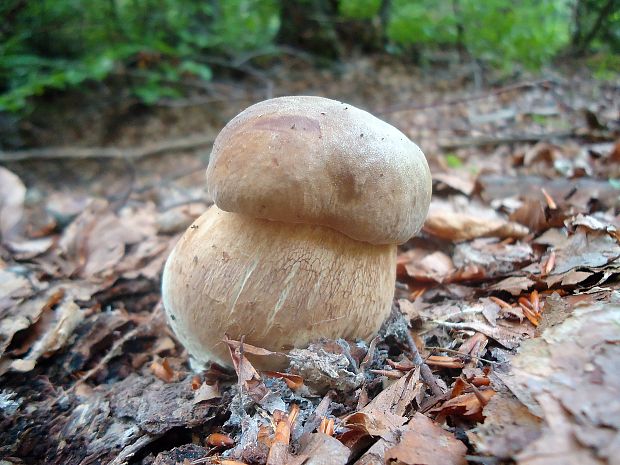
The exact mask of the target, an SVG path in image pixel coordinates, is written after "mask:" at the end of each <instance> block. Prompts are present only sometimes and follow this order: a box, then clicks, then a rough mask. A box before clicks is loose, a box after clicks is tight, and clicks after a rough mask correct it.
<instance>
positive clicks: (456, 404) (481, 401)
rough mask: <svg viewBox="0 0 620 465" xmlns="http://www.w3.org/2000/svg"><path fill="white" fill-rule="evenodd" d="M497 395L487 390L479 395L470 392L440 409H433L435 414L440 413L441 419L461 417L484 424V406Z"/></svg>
mask: <svg viewBox="0 0 620 465" xmlns="http://www.w3.org/2000/svg"><path fill="white" fill-rule="evenodd" d="M494 395H495V391H494V390H492V389H487V390H485V391H480V392H479V393H474V392H469V393H467V394H461V395H459V396H456V397H453V398H452V399H450V400H448V401H447V402H445V403H444V404H443V405H441V406H440V407H437V408H436V409H433V410H432V411H433V412H437V413H439V416H440V417H441V418H445V417H450V416H454V417H461V418H465V419H468V420H472V421H475V422H482V421H483V420H484V415H483V413H482V411H483V409H484V406H485V405H486V403H488V401H489V399H491V397H493V396H494Z"/></svg>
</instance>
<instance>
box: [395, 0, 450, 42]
mask: <svg viewBox="0 0 620 465" xmlns="http://www.w3.org/2000/svg"><path fill="white" fill-rule="evenodd" d="M455 24H456V19H455V16H454V13H453V10H452V6H451V4H450V2H448V1H443V2H436V1H432V0H420V1H414V2H412V1H409V0H394V1H393V3H392V10H391V12H390V22H389V24H388V30H387V34H388V37H389V38H390V40H392V41H394V42H396V43H397V44H400V45H412V44H424V45H426V44H433V45H439V44H445V43H454V42H455V39H456V28H455Z"/></svg>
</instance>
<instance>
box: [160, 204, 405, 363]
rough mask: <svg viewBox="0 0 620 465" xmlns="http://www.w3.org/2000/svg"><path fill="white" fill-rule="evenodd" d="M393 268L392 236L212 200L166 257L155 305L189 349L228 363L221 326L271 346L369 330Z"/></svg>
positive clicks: (382, 311)
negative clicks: (361, 237) (368, 238)
mask: <svg viewBox="0 0 620 465" xmlns="http://www.w3.org/2000/svg"><path fill="white" fill-rule="evenodd" d="M395 272H396V246H395V245H392V244H387V245H374V244H369V243H366V242H361V241H357V240H354V239H351V238H350V237H348V236H346V235H344V234H342V233H340V232H338V231H336V230H334V229H331V228H328V227H325V226H319V225H310V224H295V223H283V222H279V221H269V220H264V219H256V218H251V217H248V216H245V215H240V214H236V213H229V212H225V211H222V210H220V209H218V208H217V207H215V206H213V207H211V208H210V209H209V210H208V211H207V212H205V213H204V214H203V215H202V216H201V217H200V218H198V219H197V220H196V221H195V222H194V224H193V225H192V226H190V228H189V229H188V230H187V232H186V233H185V234H184V236H183V237H182V238H181V240H180V241H179V243H178V244H177V246H176V247H175V249H174V251H173V252H172V254H171V255H170V257H169V259H168V261H167V263H166V267H165V269H164V276H163V284H162V285H163V296H164V306H165V308H166V311H167V314H168V317H169V320H170V324H171V326H172V328H173V329H174V331H175V333H176V334H177V336H178V337H179V339H180V340H181V342H182V343H183V344H184V345H185V346H186V347H187V348H188V350H189V352H190V353H191V354H192V355H193V356H194V357H196V358H197V359H198V360H199V361H201V362H207V361H208V360H212V361H216V362H218V363H221V364H226V365H230V362H229V360H228V349H227V348H226V346H225V344H223V343H222V342H221V339H222V337H223V335H224V334H227V335H228V336H229V337H230V338H232V339H237V340H239V338H241V336H245V342H247V343H248V344H252V345H256V346H260V347H264V348H266V349H269V350H272V351H287V350H289V349H290V348H292V347H305V346H307V344H308V343H310V342H311V341H313V340H316V339H318V338H320V337H327V338H333V339H336V338H339V337H344V338H352V339H353V338H359V339H370V338H371V337H372V336H373V335H374V334H375V333H376V331H377V330H378V329H379V327H380V326H381V323H382V322H383V321H384V319H385V318H386V317H387V315H388V314H389V313H390V305H391V301H392V297H393V292H394V281H395ZM258 367H259V368H260V363H259V365H258Z"/></svg>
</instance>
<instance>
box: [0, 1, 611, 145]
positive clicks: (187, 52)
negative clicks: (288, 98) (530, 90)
mask: <svg viewBox="0 0 620 465" xmlns="http://www.w3.org/2000/svg"><path fill="white" fill-rule="evenodd" d="M0 14H1V17H2V21H1V26H0V137H1V139H0V140H1V146H2V148H4V149H16V148H23V147H28V146H42V145H65V144H83V145H89V144H90V145H93V144H95V145H108V144H112V143H114V144H120V145H124V144H134V145H135V144H136V143H142V142H144V140H149V139H150V138H153V137H156V138H157V137H159V136H161V135H165V134H172V135H175V134H176V135H178V133H189V132H196V131H200V130H202V128H204V126H205V124H208V123H213V124H215V125H216V126H217V125H218V124H219V125H221V124H222V123H223V122H225V121H226V119H227V118H229V117H230V116H232V115H234V114H235V113H236V112H237V111H238V110H240V109H242V108H244V107H245V106H248V105H249V104H250V103H252V102H253V101H256V100H261V99H264V98H269V97H273V96H278V95H284V94H290V93H312V94H320V95H325V96H328V97H334V98H343V99H345V98H346V99H348V100H349V101H351V103H354V104H358V105H360V106H362V107H365V108H367V109H370V110H373V111H375V112H381V110H386V109H388V108H389V109H392V110H393V106H394V105H396V104H400V105H402V104H406V103H407V102H409V103H411V102H414V101H415V103H416V104H423V103H424V102H425V96H427V91H428V90H429V89H428V86H426V87H424V88H421V87H419V86H418V87H416V83H418V84H419V83H420V82H426V83H430V84H431V86H430V87H432V89H431V91H435V90H437V91H438V92H440V93H441V92H442V91H446V90H448V89H447V88H446V87H450V88H451V89H454V88H455V86H456V87H458V88H459V89H461V90H463V91H468V92H476V91H478V92H479V91H481V90H482V89H484V88H486V87H489V86H494V85H501V84H505V83H507V82H513V81H517V80H522V79H523V78H524V77H529V76H532V75H540V74H544V73H546V75H545V77H549V73H552V72H556V73H558V72H562V73H574V72H579V71H582V72H583V71H584V69H586V70H587V71H588V73H589V75H591V76H593V77H594V78H595V79H600V80H613V79H617V77H618V74H617V73H618V70H619V69H620V55H619V54H620V0H538V1H537V0H515V1H505V0H487V1H484V2H480V1H477V0H441V1H431V0H280V1H278V0H107V1H103V0H101V1H94V0H36V1H35V0H3V1H2V2H0ZM347 78H348V80H347ZM334 80H337V81H339V82H342V81H343V80H344V81H345V84H343V85H341V86H339V87H337V88H334V85H333V83H334ZM360 80H361V81H360ZM448 82H449V84H446V83H448ZM442 85H443V86H444V87H443V88H442ZM426 103H428V102H426ZM188 112H189V113H188ZM153 114H157V115H158V116H157V118H155V119H160V120H161V119H163V120H165V121H164V122H162V123H161V124H156V123H151V124H154V127H152V128H151V129H150V130H149V129H148V127H144V124H145V123H144V119H145V118H147V115H151V116H152V115H153ZM184 115H185V116H184ZM136 125H138V126H142V127H141V128H140V129H135V127H136ZM174 125H181V126H183V128H179V129H178V130H177V129H172V128H171V126H174ZM127 126H132V127H133V128H134V130H130V129H128V128H127ZM147 126H148V125H147ZM162 131H163V132H162ZM129 132H131V133H132V134H131V135H129V134H128V133H129ZM128 137H129V139H128Z"/></svg>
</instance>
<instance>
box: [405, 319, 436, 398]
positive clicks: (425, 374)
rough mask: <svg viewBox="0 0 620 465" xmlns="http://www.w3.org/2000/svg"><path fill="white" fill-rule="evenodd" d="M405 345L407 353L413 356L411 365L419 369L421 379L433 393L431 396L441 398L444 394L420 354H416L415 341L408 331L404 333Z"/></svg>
mask: <svg viewBox="0 0 620 465" xmlns="http://www.w3.org/2000/svg"><path fill="white" fill-rule="evenodd" d="M406 338H407V345H408V346H409V352H411V355H412V356H413V363H415V364H416V365H418V366H419V367H420V374H421V375H422V379H423V380H424V382H425V383H426V384H427V385H428V386H429V387H430V388H431V391H433V395H435V396H442V395H443V394H444V392H443V390H442V389H441V387H439V384H437V380H436V379H435V375H433V372H432V371H431V369H430V368H429V366H428V365H427V364H426V363H424V360H423V359H422V357H421V356H420V352H418V346H416V345H415V341H414V340H413V338H412V337H411V334H410V333H409V331H406Z"/></svg>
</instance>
